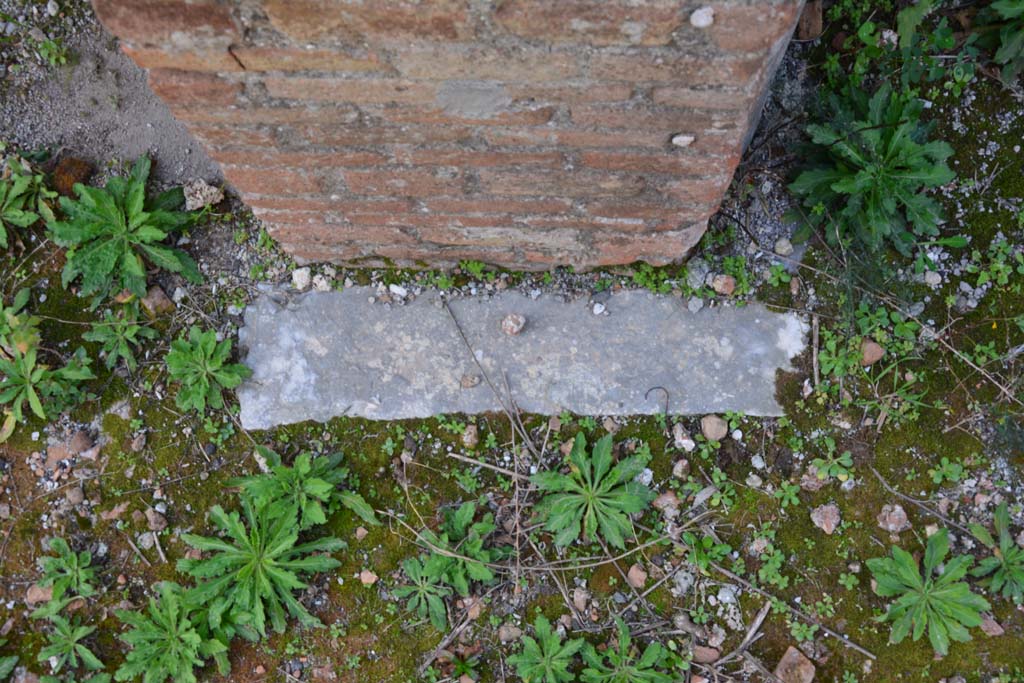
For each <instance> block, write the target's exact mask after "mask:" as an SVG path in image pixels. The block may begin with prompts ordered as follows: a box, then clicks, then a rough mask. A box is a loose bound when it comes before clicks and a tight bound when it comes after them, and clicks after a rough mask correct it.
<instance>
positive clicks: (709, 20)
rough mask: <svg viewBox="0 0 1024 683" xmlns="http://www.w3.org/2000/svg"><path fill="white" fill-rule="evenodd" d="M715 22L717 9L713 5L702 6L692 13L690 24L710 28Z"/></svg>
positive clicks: (695, 26)
mask: <svg viewBox="0 0 1024 683" xmlns="http://www.w3.org/2000/svg"><path fill="white" fill-rule="evenodd" d="M714 23H715V10H714V8H713V7H707V6H705V7H701V8H700V9H698V10H696V11H694V12H693V14H691V15H690V26H693V27H694V28H709V27H710V26H711V25H712V24H714Z"/></svg>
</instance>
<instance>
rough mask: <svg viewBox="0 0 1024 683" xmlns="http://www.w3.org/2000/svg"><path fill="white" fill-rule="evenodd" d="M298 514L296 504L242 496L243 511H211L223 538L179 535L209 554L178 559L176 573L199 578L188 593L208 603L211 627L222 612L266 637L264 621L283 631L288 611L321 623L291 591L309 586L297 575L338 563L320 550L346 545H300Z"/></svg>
mask: <svg viewBox="0 0 1024 683" xmlns="http://www.w3.org/2000/svg"><path fill="white" fill-rule="evenodd" d="M297 517H298V515H297V513H296V511H295V510H294V508H293V509H291V510H289V511H288V514H278V513H277V512H276V511H272V510H271V509H270V508H268V507H263V508H257V507H255V506H254V504H253V502H252V501H250V500H249V499H247V498H246V497H244V496H243V498H242V515H239V514H238V513H237V512H231V513H227V512H224V510H223V509H222V508H221V507H220V506H219V505H217V506H214V508H213V509H212V510H210V520H211V521H212V522H213V524H214V525H215V526H216V527H217V528H218V529H219V530H220V531H221V532H222V533H223V534H224V538H212V537H208V536H197V535H195V534H184V535H183V536H182V538H183V540H184V541H185V542H186V543H188V544H189V545H190V546H192V547H193V548H197V549H198V550H202V551H204V552H210V553H212V556H211V557H209V558H206V559H199V560H192V559H181V560H178V570H179V571H183V572H185V573H186V574H189V575H190V576H193V577H195V578H196V579H199V580H200V581H201V583H200V584H199V585H198V586H197V587H196V588H194V589H193V590H192V591H191V596H192V598H194V599H195V600H196V601H197V602H198V603H199V604H203V605H209V606H210V607H209V611H210V622H211V623H210V626H211V627H212V628H217V627H218V626H219V624H220V620H221V617H222V616H223V615H230V616H232V617H235V618H241V619H244V620H250V619H251V625H252V628H254V629H255V630H256V632H258V633H259V634H260V635H261V636H265V635H266V624H267V621H268V619H269V621H270V624H271V626H272V627H273V629H274V630H275V631H276V632H278V633H283V632H284V629H285V626H286V623H287V622H286V617H287V614H291V615H292V616H293V617H295V618H296V619H298V620H299V623H301V624H302V625H303V626H320V625H321V624H320V620H319V619H317V618H316V617H314V616H313V615H312V614H310V613H309V611H308V610H306V608H305V607H303V606H302V604H301V603H299V601H298V600H296V599H295V596H294V595H293V594H292V591H294V590H299V589H302V588H306V587H307V586H306V584H305V583H304V582H303V581H301V580H300V579H299V576H300V575H301V574H304V573H314V572H321V571H327V570H329V569H333V568H335V567H337V566H338V565H339V564H340V563H339V562H338V561H337V560H335V559H334V558H332V557H329V556H326V555H321V554H319V553H330V552H334V551H336V550H340V549H341V548H343V547H345V544H344V542H342V541H341V540H339V539H337V538H330V537H328V538H321V539H317V540H315V541H311V542H309V543H301V544H300V543H298V537H299V523H298V519H297Z"/></svg>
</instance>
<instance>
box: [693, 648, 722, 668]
mask: <svg viewBox="0 0 1024 683" xmlns="http://www.w3.org/2000/svg"><path fill="white" fill-rule="evenodd" d="M721 656H722V653H721V651H719V650H718V649H716V648H713V647H707V646H706V645H694V646H693V661H695V662H697V663H698V664H712V663H714V662H717V661H718V658H719V657H721Z"/></svg>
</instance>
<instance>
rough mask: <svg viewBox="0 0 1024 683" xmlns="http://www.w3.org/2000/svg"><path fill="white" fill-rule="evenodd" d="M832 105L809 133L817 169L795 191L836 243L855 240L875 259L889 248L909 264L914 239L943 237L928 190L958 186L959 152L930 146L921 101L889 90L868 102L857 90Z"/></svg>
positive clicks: (833, 97) (798, 182) (886, 87)
mask: <svg viewBox="0 0 1024 683" xmlns="http://www.w3.org/2000/svg"><path fill="white" fill-rule="evenodd" d="M828 104H829V110H830V111H829V114H828V117H827V119H826V121H825V122H822V123H816V124H812V125H810V126H808V127H807V132H808V133H809V135H810V136H811V141H812V143H813V145H814V149H815V161H814V163H813V165H812V166H811V167H810V168H808V169H807V170H805V171H803V172H802V173H801V174H800V175H799V176H798V177H797V178H796V180H795V181H793V183H792V184H791V185H790V189H791V190H792V191H793V192H794V193H795V194H797V195H798V196H800V197H802V199H803V202H802V203H803V206H804V208H805V209H807V210H808V212H809V213H808V221H809V223H810V224H811V225H812V226H822V225H824V226H825V235H826V238H827V239H829V240H830V241H832V242H833V243H836V242H840V241H842V242H846V241H847V240H856V241H857V242H859V243H860V244H862V245H863V246H864V247H866V248H867V249H868V250H870V251H878V250H880V249H881V248H882V246H883V245H885V244H887V243H888V244H891V245H892V246H894V247H895V248H896V249H897V250H898V251H899V252H900V253H902V254H904V255H905V256H909V255H910V253H911V250H912V247H913V245H914V242H915V238H916V237H930V236H934V235H937V234H938V226H939V224H940V223H941V222H942V220H943V217H942V210H941V208H940V206H939V203H938V202H937V201H936V200H935V199H933V198H931V197H929V196H927V195H926V194H925V190H927V189H929V188H935V187H939V186H941V185H945V184H946V183H948V182H950V181H951V180H953V178H954V177H955V174H954V173H953V171H951V170H950V168H949V166H947V165H946V159H948V158H949V157H950V155H952V154H953V148H952V147H950V146H949V145H948V144H947V143H945V142H941V141H928V135H929V132H930V129H931V126H930V125H924V124H922V123H921V110H922V107H923V105H922V103H921V101H920V100H919V99H917V98H915V97H912V96H910V95H904V94H899V93H895V92H893V91H892V88H891V87H890V86H889V85H888V84H884V85H882V86H881V87H880V88H879V89H878V90H877V91H876V92H875V94H874V95H873V96H871V97H870V99H869V98H868V95H867V93H865V92H863V91H861V90H859V89H857V88H855V87H852V86H851V87H848V88H847V89H846V90H845V91H844V93H843V95H842V96H839V95H836V94H832V95H831V96H830V97H829V100H828Z"/></svg>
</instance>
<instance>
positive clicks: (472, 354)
mask: <svg viewBox="0 0 1024 683" xmlns="http://www.w3.org/2000/svg"><path fill="white" fill-rule="evenodd" d="M441 303H442V304H443V305H444V310H446V311H448V316H449V317H450V318H451V319H452V322H453V323H455V329H456V331H457V332H458V333H459V337H461V338H462V342H463V343H464V344H465V345H466V349H467V350H468V351H469V355H470V357H471V358H472V359H473V363H474V364H476V367H477V369H478V370H480V374H482V375H483V377H484V381H485V382H487V386H489V387H490V388H491V391H493V392H494V395H495V397H496V398H497V399H498V403H499V404H501V409H502V410H503V411H504V412H505V414H506V415H508V419H509V420H510V421H511V422H512V429H513V431H515V430H522V431H521V432H520V437H521V438H522V439H523V443H524V444H525V445H526V446H527V447H528V448H529V449H530V451H531V452H532V453H533V454H534V455H538V454H537V453H536V452H535V451H534V448H533V444H532V443H531V442H530V435H529V434H528V433H527V432H526V430H525V429H523V426H522V423H520V422H518V421H517V420H516V417H515V415H513V409H514V407H515V406H514V404H513V405H512V406H511V407H510V406H508V405H506V404H505V398H504V397H503V396H502V394H501V392H500V391H498V388H497V387H496V386H494V382H492V381H491V376H490V375H489V374H488V373H487V370H485V369H484V366H483V364H482V363H481V362H480V360H479V359H478V358H477V357H476V352H475V351H474V350H473V345H472V344H470V343H469V338H468V337H467V336H466V333H465V332H464V331H463V329H462V325H460V324H459V319H458V318H456V317H455V313H454V312H453V311H452V309H451V307H450V306H449V305H448V302H447V301H444V300H443V299H442V301H441ZM508 399H509V402H510V403H511V401H512V396H511V395H509V397H508Z"/></svg>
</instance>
